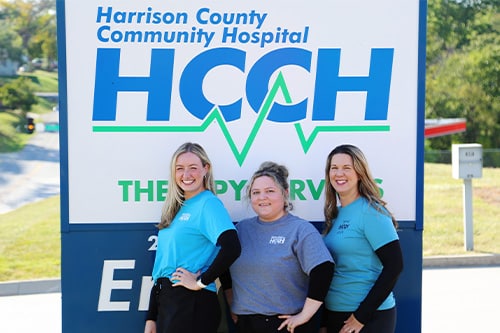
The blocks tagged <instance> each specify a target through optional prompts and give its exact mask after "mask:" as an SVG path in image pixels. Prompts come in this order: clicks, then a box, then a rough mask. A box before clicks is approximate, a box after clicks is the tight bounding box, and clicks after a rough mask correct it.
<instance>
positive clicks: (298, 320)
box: [278, 313, 309, 333]
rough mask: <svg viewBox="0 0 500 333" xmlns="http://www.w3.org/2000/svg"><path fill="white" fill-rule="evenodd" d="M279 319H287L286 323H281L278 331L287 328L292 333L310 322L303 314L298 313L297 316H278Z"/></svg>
mask: <svg viewBox="0 0 500 333" xmlns="http://www.w3.org/2000/svg"><path fill="white" fill-rule="evenodd" d="M278 318H280V319H285V321H283V322H282V323H281V325H280V327H278V331H279V330H282V329H283V328H285V327H286V329H287V331H288V332H291V333H293V332H294V330H295V328H296V327H297V326H300V325H302V324H304V323H307V322H308V321H309V319H308V318H305V317H304V316H301V313H297V314H296V315H293V316H292V315H281V316H278Z"/></svg>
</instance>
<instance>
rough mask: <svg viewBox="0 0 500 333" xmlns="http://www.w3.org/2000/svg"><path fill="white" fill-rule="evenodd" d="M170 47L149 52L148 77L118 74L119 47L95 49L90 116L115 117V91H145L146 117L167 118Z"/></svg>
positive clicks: (172, 52)
mask: <svg viewBox="0 0 500 333" xmlns="http://www.w3.org/2000/svg"><path fill="white" fill-rule="evenodd" d="M173 63H174V50H166V49H154V50H152V52H151V67H150V76H149V77H124V76H119V67H120V49H104V48H100V49H98V50H97V60H96V75H95V88H94V110H93V115H92V120H103V121H106V120H107V121H113V120H116V101H117V97H118V92H119V91H146V92H148V107H147V118H146V119H147V120H165V121H166V120H169V119H170V98H171V94H172V72H173Z"/></svg>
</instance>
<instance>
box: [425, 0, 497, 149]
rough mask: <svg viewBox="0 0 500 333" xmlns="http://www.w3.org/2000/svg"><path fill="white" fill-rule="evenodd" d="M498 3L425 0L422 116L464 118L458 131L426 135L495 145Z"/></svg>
mask: <svg viewBox="0 0 500 333" xmlns="http://www.w3.org/2000/svg"><path fill="white" fill-rule="evenodd" d="M498 4H499V1H498V0H494V1H453V0H429V14H428V34H427V36H428V37H427V76H426V117H428V118H466V120H467V131H466V132H465V133H463V134H455V135H452V136H446V137H439V138H433V139H431V142H430V143H429V145H428V146H430V148H432V149H439V150H444V149H446V150H448V149H450V146H451V143H453V142H479V143H481V144H482V145H483V146H484V147H485V148H497V147H500V125H499V123H500V104H499V103H500V102H499V100H500V99H499V89H500V88H499V84H500V82H499V80H500V46H499V45H500V37H499V36H500V35H499V28H500V24H499V22H500V14H499V13H498V8H499V6H498Z"/></svg>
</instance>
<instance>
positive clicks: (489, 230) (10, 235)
mask: <svg viewBox="0 0 500 333" xmlns="http://www.w3.org/2000/svg"><path fill="white" fill-rule="evenodd" d="M424 181H425V185H424V188H425V190H424V191H425V193H424V196H425V198H424V236H423V238H424V239H423V248H424V256H430V255H454V254H465V253H471V252H466V251H465V250H464V240H463V238H464V232H463V206H462V185H463V181H462V180H457V179H453V178H452V177H451V166H450V165H443V164H426V165H425V180H424ZM472 185H473V209H474V252H472V253H500V168H496V169H494V168H485V169H484V170H483V178H481V179H474V180H473V181H472ZM60 252H61V244H60V214H59V196H56V197H53V198H49V199H46V200H42V201H39V202H36V203H33V204H29V205H26V206H23V207H21V208H19V209H17V210H15V211H13V212H10V213H6V214H2V215H0V281H11V280H31V279H41V278H58V277H60Z"/></svg>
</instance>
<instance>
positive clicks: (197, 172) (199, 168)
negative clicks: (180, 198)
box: [175, 152, 208, 200]
mask: <svg viewBox="0 0 500 333" xmlns="http://www.w3.org/2000/svg"><path fill="white" fill-rule="evenodd" d="M207 172H208V165H205V166H203V164H202V162H201V160H200V158H199V157H198V156H197V155H195V154H193V153H191V152H187V153H183V154H181V155H179V156H178V157H177V161H176V162H175V182H176V183H177V186H179V187H180V188H181V189H182V190H183V191H184V198H185V199H186V200H187V199H189V198H192V197H194V196H195V195H197V194H198V193H200V192H202V191H204V190H205V185H204V182H203V177H205V175H206V174H207Z"/></svg>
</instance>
